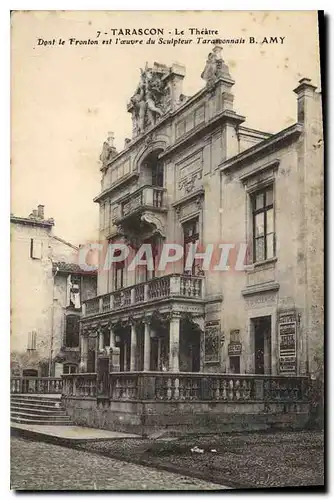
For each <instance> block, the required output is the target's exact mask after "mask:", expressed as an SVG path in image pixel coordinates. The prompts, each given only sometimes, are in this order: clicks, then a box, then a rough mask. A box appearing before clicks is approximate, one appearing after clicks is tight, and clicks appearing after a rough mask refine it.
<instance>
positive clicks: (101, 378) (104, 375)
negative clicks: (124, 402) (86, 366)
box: [97, 357, 109, 398]
mask: <svg viewBox="0 0 334 500" xmlns="http://www.w3.org/2000/svg"><path fill="white" fill-rule="evenodd" d="M97 397H100V398H109V358H106V357H104V358H98V359H97Z"/></svg>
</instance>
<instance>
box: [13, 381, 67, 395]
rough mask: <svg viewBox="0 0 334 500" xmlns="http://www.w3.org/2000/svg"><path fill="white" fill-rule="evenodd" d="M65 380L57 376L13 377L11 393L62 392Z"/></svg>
mask: <svg viewBox="0 0 334 500" xmlns="http://www.w3.org/2000/svg"><path fill="white" fill-rule="evenodd" d="M62 390H63V381H62V379H61V378H57V377H11V379H10V392H11V394H61V393H62Z"/></svg>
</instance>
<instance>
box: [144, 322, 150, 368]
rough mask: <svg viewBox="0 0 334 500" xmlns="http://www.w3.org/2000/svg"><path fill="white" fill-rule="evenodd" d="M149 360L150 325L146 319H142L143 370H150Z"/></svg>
mask: <svg viewBox="0 0 334 500" xmlns="http://www.w3.org/2000/svg"><path fill="white" fill-rule="evenodd" d="M150 361H151V327H150V323H149V320H148V319H145V320H144V372H148V371H149V370H150Z"/></svg>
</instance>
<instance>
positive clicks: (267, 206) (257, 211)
mask: <svg viewBox="0 0 334 500" xmlns="http://www.w3.org/2000/svg"><path fill="white" fill-rule="evenodd" d="M269 191H271V193H272V201H271V203H270V204H267V201H266V200H267V193H268V192H269ZM261 194H262V195H263V206H262V207H260V208H258V209H256V198H257V197H258V196H259V195H261ZM270 210H272V213H273V231H272V232H271V233H267V217H268V215H267V214H268V212H269V211H270ZM251 212H252V214H251V216H252V229H253V230H252V253H253V263H259V262H265V261H266V260H268V259H273V258H275V257H276V232H275V199H274V184H273V183H271V184H269V185H267V186H264V187H262V188H261V189H258V190H256V191H253V192H252V193H251ZM259 214H263V235H262V236H256V216H257V215H259ZM270 235H272V236H273V252H272V255H271V256H270V257H268V243H267V242H268V236H270ZM260 239H263V244H264V249H263V259H259V258H258V257H257V252H256V242H257V241H258V240H260Z"/></svg>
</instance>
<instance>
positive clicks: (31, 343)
mask: <svg viewBox="0 0 334 500" xmlns="http://www.w3.org/2000/svg"><path fill="white" fill-rule="evenodd" d="M36 339H37V334H36V332H29V333H28V345H27V350H28V351H35V350H36Z"/></svg>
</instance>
